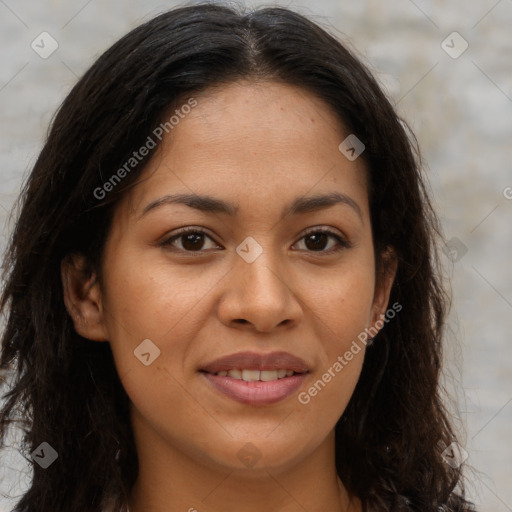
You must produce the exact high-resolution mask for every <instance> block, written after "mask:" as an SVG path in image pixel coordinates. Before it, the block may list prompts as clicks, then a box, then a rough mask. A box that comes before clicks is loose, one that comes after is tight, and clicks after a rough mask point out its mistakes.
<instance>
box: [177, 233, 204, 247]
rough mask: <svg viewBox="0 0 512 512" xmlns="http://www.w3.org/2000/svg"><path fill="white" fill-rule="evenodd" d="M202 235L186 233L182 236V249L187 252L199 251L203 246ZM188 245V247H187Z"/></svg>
mask: <svg viewBox="0 0 512 512" xmlns="http://www.w3.org/2000/svg"><path fill="white" fill-rule="evenodd" d="M203 237H204V235H203V234H201V233H188V234H186V235H183V236H182V238H183V239H184V241H183V242H182V244H183V247H184V248H185V249H186V250H187V251H190V250H192V251H193V250H197V249H201V248H202V246H203V244H204V239H203ZM188 244H190V245H188Z"/></svg>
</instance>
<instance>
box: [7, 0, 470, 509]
mask: <svg viewBox="0 0 512 512" xmlns="http://www.w3.org/2000/svg"><path fill="white" fill-rule="evenodd" d="M404 127H405V123H402V122H401V121H400V119H399V118H398V116H397V114H396V113H395V112H394V110H393V108H392V106H391V105H390V103H389V102H388V100H387V99H386V97H385V95H384V94H383V93H382V92H381V90H380V89H379V87H378V85H377V84H376V82H375V80H374V79H373V78H372V76H371V75H370V73H369V72H368V70H366V69H365V67H364V66H363V65H362V64H361V63H360V62H359V61H358V60H357V59H356V58H355V57H354V56H353V55H352V54H351V53H350V52H349V51H348V50H347V49H346V48H345V47H344V46H343V45H342V44H341V43H340V42H339V41H337V40H335V39H334V38H333V37H332V36H330V35H329V34H327V33H326V32H325V31H324V30H323V29H321V28H320V27H318V26H316V25H315V24H314V23H312V22H311V21H309V20H307V19H305V18H304V17H302V16H300V15H298V14H295V13H293V12H291V11H289V10H286V9H282V8H268V9H261V10H256V11H254V12H251V13H239V12H236V11H235V10H234V9H231V8H228V7H223V6H219V5H207V4H204V5H194V6H191V7H184V8H180V9H175V10H173V11H169V12H167V13H165V14H162V15H160V16H158V17H156V18H154V19H153V20H151V21H149V22H147V23H145V24H144V25H141V26H139V27H138V28H136V29H134V30H133V31H132V32H130V33H129V34H128V35H126V36H125V37H123V38H122V39H121V40H120V41H118V42H117V43H116V44H114V45H113V46H112V47H111V48H110V49H109V50H108V51H107V52H105V53H104V54H103V55H102V56H101V57H100V58H99V59H98V60H97V62H96V63H95V64H94V65H93V66H92V67H91V69H90V70H89V71H88V72H87V73H86V74H85V75H84V76H83V77H82V78H81V79H80V80H79V82H78V83H77V84H76V86H75V87H74V88H73V90H72V91H71V93H70V94H69V95H68V97H67V98H66V99H65V101H64V103H63V104H62V106H61V108H60V109H59V112H58V114H57V115H56V117H55V120H54V122H53V125H52V127H51V131H50V133H49V136H48V140H47V141H46V144H45V146H44V148H43V150H42V152H41V154H40V156H39V158H38V160H37V162H36V164H35V166H34V169H33V171H32V173H31V175H30V177H29V179H28V182H27V184H26V186H25V188H24V190H23V193H22V196H21V199H22V208H21V212H20V216H19V219H18V222H17V225H16V228H15V230H14V234H13V238H12V242H11V245H10V248H9V251H8V253H7V255H6V260H5V272H6V274H5V277H6V284H5V289H4V291H3V295H2V300H1V303H0V304H1V308H2V309H3V310H6V311H7V313H6V315H7V316H6V318H7V322H6V328H5V332H4V336H3V342H2V343H3V345H2V359H1V368H11V369H12V370H13V372H14V375H13V384H12V389H11V390H10V391H9V392H8V393H6V394H5V398H6V401H5V405H4V406H3V410H2V416H1V422H0V428H1V431H0V432H1V433H2V435H4V434H5V432H6V428H7V426H8V424H9V421H10V420H14V419H15V414H16V413H17V414H20V413H21V415H22V417H23V420H24V421H25V425H26V427H25V445H24V447H25V452H26V456H27V459H28V460H29V461H30V462H31V463H32V464H33V469H34V473H33V481H32V485H31V487H30V488H29V489H28V491H27V492H26V493H25V494H24V496H23V497H22V498H21V500H20V501H19V503H18V505H17V508H16V511H17V512H29V511H30V512H32V511H35V510H37V511H41V512H46V511H48V512H49V511H51V512H58V511H69V510H77V511H82V510H83V511H91V512H92V511H104V510H109V511H110V510H112V511H120V510H129V511H131V512H142V511H144V512H163V511H169V510H173V511H174V510H176V511H177V510H189V511H193V510H197V511H203V510H211V511H220V510H235V509H236V510H239V509H240V507H242V508H243V510H245V511H251V512H252V511H262V510H265V511H266V510H272V511H292V510H293V511H296V510H308V511H311V512H313V511H320V510H340V511H363V510H364V511H368V512H370V511H384V510H386V511H387V510H389V511H391V510H393V511H406V510H416V511H422V512H425V511H439V510H444V511H463V510H471V508H470V505H469V504H468V503H467V502H466V501H465V500H464V497H463V496H464V489H463V481H462V470H461V468H462V465H461V464H460V462H462V460H455V462H456V463H453V461H454V459H457V456H456V455H457V453H456V448H457V447H458V445H457V444H456V440H455V436H454V433H453V430H452V427H451V422H450V419H449V416H448V415H447V414H446V412H445V410H444V408H443V405H442V402H441V397H440V394H439V381H438V379H439V372H440V361H441V347H442V333H443V325H444V321H445V315H446V310H447V304H448V299H447V295H446V293H445V292H444V291H443V288H442V286H441V283H440V274H439V270H438V266H437V265H438V263H437V252H436V245H435V242H436V237H437V235H438V222H437V219H436V216H435V213H434V212H433V211H432V209H431V205H430V202H429V198H428V195H427V193H426V190H425V185H424V178H423V176H422V173H421V166H420V159H419V157H418V156H417V152H416V151H415V147H416V146H415V144H414V143H413V142H412V141H413V137H412V136H411V139H412V140H411V139H410V138H409V137H408V135H407V132H406V131H405V128H404ZM320 242H322V243H320ZM446 450H449V453H450V454H451V455H450V457H447V456H446ZM459 459H460V457H459ZM448 462H450V463H448Z"/></svg>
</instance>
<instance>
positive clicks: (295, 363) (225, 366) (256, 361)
mask: <svg viewBox="0 0 512 512" xmlns="http://www.w3.org/2000/svg"><path fill="white" fill-rule="evenodd" d="M281 369H285V370H293V371H294V372H296V373H305V372H307V371H309V368H308V365H307V363H306V362H305V361H304V360H303V359H301V358H300V357H296V356H294V355H292V354H289V353H288V352H271V353H269V354H259V353H257V352H237V353H236V354H229V355H227V356H223V357H219V358H218V359H215V361H212V362H211V363H208V364H207V365H206V366H203V367H201V370H202V371H205V372H208V373H217V372H221V371H226V370H227V371H229V370H281Z"/></svg>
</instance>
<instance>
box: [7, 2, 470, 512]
mask: <svg viewBox="0 0 512 512" xmlns="http://www.w3.org/2000/svg"><path fill="white" fill-rule="evenodd" d="M241 78H264V79H269V80H278V81H281V82H284V83H288V84H292V85H298V86H300V87H303V88H304V89H305V90H308V91H310V92H311V93H313V94H315V95H316V96H317V97H319V98H321V99H322V100H324V101H325V102H326V103H327V104H328V105H329V106H330V108H331V109H332V111H333V112H334V113H335V114H337V115H338V116H339V119H340V121H341V122H342V123H343V125H344V126H345V127H346V128H347V129H348V130H349V131H350V133H353V134H355V135H356V136H357V137H358V138H359V139H360V140H361V141H362V142H363V143H364V144H365V146H366V149H365V152H364V153H363V155H362V157H361V158H363V159H364V161H365V163H366V168H367V174H368V183H369V201H370V213H371V222H372V232H373V238H374V245H375V254H376V261H377V270H379V269H380V268H381V267H382V265H383V260H382V254H383V251H384V249H385V248H386V247H388V246H392V247H393V248H394V250H395V252H396V255H397V257H398V270H397V274H396V278H395V282H394V285H393V288H392V291H391V297H390V304H393V303H399V304H400V305H401V306H402V310H401V312H400V314H398V315H397V316H396V318H394V319H393V320H392V321H390V322H389V323H388V324H387V325H386V326H385V328H384V329H382V330H381V331H380V332H379V333H378V334H377V336H376V338H375V340H374V342H373V344H372V345H371V346H369V347H368V350H367V353H366V356H365V361H364V366H363V370H362V374H361V377H360V380H359V382H358V384H357V387H356V389H355V392H354V394H353V396H352V398H351V400H350V403H349V404H348V406H347V408H346V411H345V412H344V414H343V415H342V417H341V418H340V420H339V421H338V423H337V425H336V465H337V471H338V474H339V476H340V478H341V479H342V481H343V482H344V484H345V485H346V487H347V488H348V490H349V491H351V492H353V493H355V494H356V495H358V496H359V497H360V498H361V499H362V500H363V502H364V503H365V506H366V507H367V510H378V511H384V510H386V511H387V510H393V511H412V510H415V511H421V512H428V511H438V510H445V511H463V510H470V508H469V505H468V504H466V502H465V500H464V499H463V496H464V489H463V481H462V473H461V467H456V468H452V467H451V466H450V465H448V464H446V463H445V462H444V460H443V457H442V454H441V451H442V450H441V448H440V447H443V446H448V445H450V444H451V443H452V442H453V441H454V440H455V435H454V432H453V429H452V427H451V421H450V418H449V415H448V414H447V413H446V411H445V410H444V408H443V405H442V401H441V396H440V392H439V376H440V369H441V355H442V335H443V326H444V322H445V315H446V313H447V308H448V304H449V301H448V296H447V294H446V292H445V291H444V288H443V286H442V284H441V279H440V271H439V266H438V259H437V249H436V240H438V239H439V225H438V221H437V218H436V215H435V213H434V211H433V210H432V207H431V203H430V200H429V196H428V193H427V190H426V185H425V183H426V181H425V178H424V176H423V171H422V165H421V159H420V156H419V152H418V150H417V144H416V142H415V139H414V136H413V135H412V134H411V133H410V131H409V130H408V129H407V128H406V124H405V123H404V122H403V121H401V120H400V119H399V117H398V115H397V114H396V112H395V111H394V109H393V107H392V106H391V104H390V102H389V101H388V99H387V98H386V96H385V95H384V94H383V93H382V91H381V90H380V88H379V86H378V85H377V83H376V81H375V80H374V78H373V77H372V75H371V73H370V72H369V71H368V70H367V69H366V67H365V66H364V65H363V64H362V63H361V62H360V61H359V60H358V59H357V58H356V57H355V56H354V55H353V54H352V53H351V52H350V51H349V50H347V48H345V46H344V45H343V44H342V43H341V42H340V41H338V40H337V39H336V38H334V37H333V36H331V35H329V34H328V33H327V32H326V31H325V30H324V29H322V28H320V27H319V26H317V25H316V24H314V23H313V22H311V21H309V20H308V19H306V18H305V17H303V16H301V15H299V14H297V13H294V12H292V11H289V10H287V9H283V8H265V9H258V10H255V11H252V12H248V13H247V12H239V11H237V10H236V9H232V8H230V7H227V6H220V5H212V4H202V5H192V6H190V7H182V8H179V9H174V10H171V11H169V12H166V13H164V14H161V15H159V16H157V17H156V18H154V19H152V20H150V21H148V22H147V23H145V24H143V25H141V26H139V27H137V28H135V29H134V30H132V31H131V32H130V33H129V34H127V35H126V36H124V37H123V38H122V39H121V40H119V41H118V42H117V43H115V44H114V45H113V46H112V47H111V48H110V49H108V50H107V51H106V52H105V53H104V54H103V55H102V56H101V57H100V58H99V59H98V60H97V61H96V62H95V63H94V65H93V66H92V67H91V68H90V69H89V70H88V71H87V72H86V73H85V75H84V76H83V77H82V78H81V79H80V80H79V81H78V83H77V84H76V85H75V87H74V88H73V89H72V91H71V92H70V93H69V95H68V96H67V97H66V99H65V100H64V102H63V104H62V105H61V107H60V108H59V111H58V113H57V115H56V116H55V118H54V120H53V123H52V126H51V130H50V131H49V135H48V138H47V140H46V143H45V145H44V147H43V149H42V151H41V153H40V155H39V158H38V159H37V161H36V163H35V165H34V168H33V169H32V172H31V174H30V176H29V177H28V180H27V182H26V184H25V185H24V188H23V190H22V193H21V195H20V200H19V206H20V213H19V218H18V220H17V224H16V226H15V229H14V232H13V234H12V239H11V241H10V246H9V248H8V251H7V253H6V256H5V262H4V278H5V287H4V290H3V294H2V296H1V300H0V309H1V310H2V311H4V310H5V311H6V327H5V331H4V333H3V338H2V355H1V360H0V369H10V370H11V371H12V385H11V389H10V390H9V391H8V392H7V393H5V397H4V398H5V403H4V405H3V408H2V409H1V411H0V442H4V443H5V434H6V432H7V428H8V426H9V424H10V423H12V422H15V423H17V424H18V426H20V427H22V428H23V430H24V437H23V440H24V444H23V452H24V454H25V456H26V458H27V460H28V461H29V462H30V463H31V464H32V466H33V478H32V482H31V486H30V488H29V489H28V490H27V491H26V493H25V494H24V495H23V496H22V498H21V500H20V501H19V503H18V504H17V506H16V509H15V512H36V511H37V512H69V511H70V510H73V511H80V512H82V511H87V512H88V511H90V512H99V511H100V510H101V508H102V507H103V506H105V504H106V503H110V504H111V505H112V507H113V509H115V510H121V509H123V507H124V506H125V505H126V502H127V498H128V496H129V494H130V489H131V487H132V485H133V483H134V482H135V479H136V477H137V473H138V462H137V456H136V450H135V443H134V439H133V433H132V429H131V424H130V420H129V409H128V404H129V399H128V397H127V395H126V393H125V391H124V389H123V387H122V385H121V383H120V380H119V378H118V375H117V373H116V370H115V366H114V363H113V357H112V352H111V350H110V345H109V344H108V343H92V342H90V341H88V340H85V339H84V338H81V337H80V336H79V335H78V334H77V333H76V332H75V330H74V328H73V324H72V321H71V318H70V316H69V315H68V313H67V311H66V308H65V305H64V302H63V292H62V283H61V277H60V265H61V262H62V260H63V258H65V257H66V255H69V254H73V253H81V254H83V255H85V256H86V258H87V262H88V267H87V268H86V269H85V270H84V272H86V273H88V274H91V273H93V272H95V273H96V274H97V275H100V267H101V266H100V262H101V257H102V251H103V247H104V242H105V239H106V236H107V234H108V230H109V226H110V222H111V219H112V213H113V211H114V209H115V207H116V205H117V203H118V201H119V199H120V198H121V197H122V195H123V192H124V191H126V190H127V189H128V188H129V187H131V186H133V185H134V184H135V183H136V180H137V178H138V176H140V173H141V172H142V170H143V169H144V163H146V160H143V161H141V162H140V165H138V166H136V167H135V168H134V169H132V170H131V172H130V173H129V175H127V176H126V177H124V179H123V180H122V181H121V182H120V183H118V184H116V186H115V187H114V188H113V189H112V190H110V191H109V192H108V193H107V194H105V195H104V196H103V194H102V197H101V198H100V199H98V193H96V194H95V191H97V190H98V189H99V188H102V187H103V186H104V183H105V182H106V181H107V180H108V179H109V178H110V177H111V176H112V175H113V174H114V173H115V172H116V171H117V170H118V169H119V168H120V167H121V166H122V165H123V163H125V162H126V161H127V160H128V159H129V158H130V156H131V155H132V153H133V151H134V150H135V149H137V148H139V147H141V146H142V145H143V144H144V142H145V141H146V140H147V137H148V135H149V134H151V133H152V132H153V130H154V129H155V127H157V126H158V125H159V124H160V123H161V122H162V120H163V116H164V113H167V112H169V110H171V109H172V108H174V107H175V106H177V105H178V104H179V101H181V99H182V98H183V97H186V95H190V94H193V93H195V92H199V91H203V90H206V89H207V88H209V87H212V86H222V84H225V83H228V82H231V81H234V80H238V79H241ZM103 190H105V189H103ZM16 420H17V421H16ZM42 442H47V443H48V444H49V445H50V446H51V447H53V449H55V451H56V452H57V453H58V459H57V462H56V463H55V464H53V465H52V466H50V467H49V468H47V469H43V468H42V467H40V466H39V465H38V464H34V463H33V460H32V459H31V457H30V454H31V453H32V451H33V450H35V449H36V448H37V447H39V446H40V444H41V443H42Z"/></svg>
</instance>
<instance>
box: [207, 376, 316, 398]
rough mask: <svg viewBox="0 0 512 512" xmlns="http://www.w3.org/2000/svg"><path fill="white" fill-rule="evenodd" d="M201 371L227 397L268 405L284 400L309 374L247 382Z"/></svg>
mask: <svg viewBox="0 0 512 512" xmlns="http://www.w3.org/2000/svg"><path fill="white" fill-rule="evenodd" d="M201 373H202V375H203V376H204V377H205V378H206V379H207V380H208V381H209V382H210V383H211V384H212V386H213V387H214V388H215V389H217V390H218V391H220V392H221V393H223V394H224V395H226V396H227V397H229V398H232V399H233V400H236V401H237V402H241V403H243V404H251V405H258V404H260V405H267V404H273V403H276V402H279V401H281V400H284V399H285V398H287V397H289V396H290V395H292V394H293V393H294V392H296V391H297V390H298V389H299V388H300V386H301V385H302V383H303V382H304V379H305V378H306V375H307V373H300V374H299V373H297V374H295V375H292V376H291V377H284V378H283V379H278V380H271V381H266V382H263V381H253V382H246V381H245V380H239V379H232V378H231V377H221V376H220V375H214V374H212V373H206V372H201Z"/></svg>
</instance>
